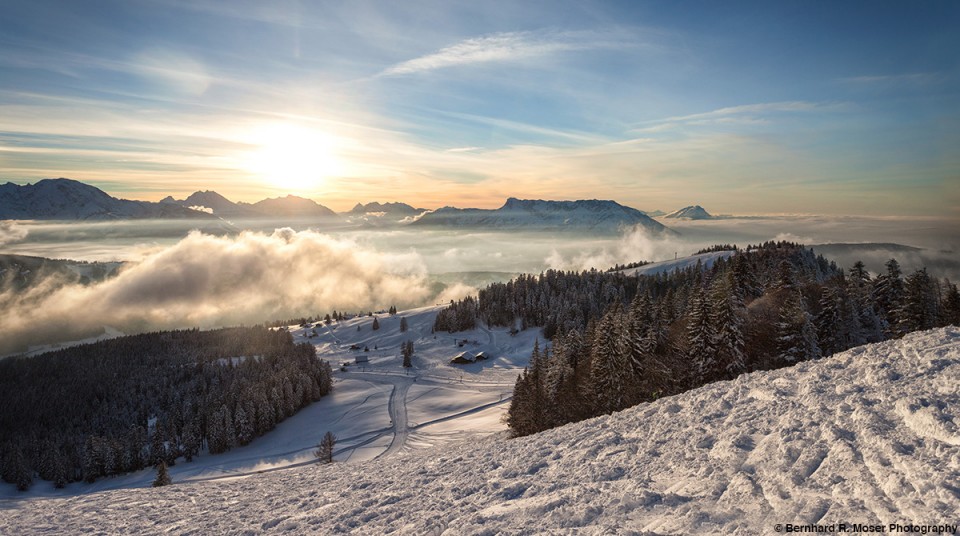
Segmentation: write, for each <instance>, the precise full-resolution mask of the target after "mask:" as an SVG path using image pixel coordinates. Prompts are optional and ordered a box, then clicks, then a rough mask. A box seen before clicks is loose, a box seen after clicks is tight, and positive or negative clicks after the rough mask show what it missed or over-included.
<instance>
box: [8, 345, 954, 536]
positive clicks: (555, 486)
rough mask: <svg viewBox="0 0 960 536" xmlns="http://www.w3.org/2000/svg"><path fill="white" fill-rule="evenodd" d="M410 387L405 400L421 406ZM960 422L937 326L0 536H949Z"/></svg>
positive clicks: (103, 504) (66, 512) (75, 512)
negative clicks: (862, 527)
mask: <svg viewBox="0 0 960 536" xmlns="http://www.w3.org/2000/svg"><path fill="white" fill-rule="evenodd" d="M496 338H497V337H496V334H495V336H494V339H496ZM416 384H417V386H418V390H417V391H415V390H414V386H413V385H411V386H410V388H409V389H408V391H407V395H406V396H407V400H408V402H409V401H410V399H411V398H412V397H414V396H417V395H420V396H419V398H417V399H418V400H420V399H424V398H425V397H426V398H427V399H428V400H429V392H430V390H429V388H423V389H419V385H420V382H419V381H417V382H416ZM415 393H416V394H415ZM415 415H416V412H415V411H408V413H407V424H406V425H407V427H408V429H409V428H410V427H411V426H412V425H413V424H414V423H415V421H417V419H419V418H422V417H417V416H415ZM958 423H960V329H958V328H946V329H940V330H933V331H929V332H923V333H916V334H912V335H908V336H907V337H905V338H904V339H901V340H896V341H889V342H885V343H879V344H875V345H870V346H864V347H860V348H855V349H852V350H849V351H847V352H844V353H841V354H838V355H836V356H833V357H831V358H827V359H822V360H819V361H815V362H807V363H801V364H799V365H797V366H795V367H792V368H789V369H782V370H779V371H773V372H761V373H753V374H747V375H743V376H741V377H739V378H737V379H736V380H733V381H728V382H719V383H715V384H711V385H708V386H705V387H702V388H699V389H696V390H694V391H690V392H688V393H685V394H682V395H678V396H674V397H668V398H664V399H661V400H658V401H655V402H653V403H649V404H641V405H639V406H636V407H634V408H630V409H627V410H625V411H623V412H619V413H615V414H613V415H609V416H603V417H598V418H595V419H591V420H588V421H584V422H581V423H575V424H572V425H568V426H564V427H561V428H558V429H554V430H550V431H547V432H544V433H541V434H537V435H535V436H530V437H526V438H521V439H513V440H508V439H506V438H505V435H503V434H494V435H488V436H486V437H483V438H477V439H473V440H471V441H460V442H456V443H447V444H444V445H441V446H437V447H434V448H431V449H421V450H402V451H401V452H399V453H397V454H396V455H393V456H385V457H382V458H379V459H373V460H368V461H364V462H361V463H355V464H350V463H336V464H333V465H329V466H321V465H310V466H305V467H298V468H294V469H289V470H283V471H275V472H269V473H264V474H255V475H252V476H249V477H247V478H242V479H234V480H215V481H209V482H194V483H186V484H176V485H173V486H169V487H165V488H157V489H153V488H148V489H126V490H116V491H105V492H101V493H93V494H87V495H81V496H78V497H74V498H68V499H62V498H56V499H43V498H31V499H24V500H19V501H7V502H3V503H2V507H0V533H2V534H61V533H63V532H72V533H81V532H91V533H150V534H161V533H163V534H186V533H191V534H224V533H235V534H276V533H290V534H304V533H305V534H331V533H356V534H384V533H396V534H491V535H492V534H498V533H520V534H542V533H575V534H692V533H701V534H773V533H774V526H775V524H777V523H780V524H787V523H794V524H808V523H815V524H821V525H830V524H833V523H847V524H852V523H869V524H888V523H900V524H908V523H912V524H915V525H940V524H956V523H957V522H958V520H960V519H958V518H960V485H958V482H960V428H958ZM412 435H414V434H410V436H412ZM410 441H411V437H409V436H408V438H407V442H408V443H409V442H410ZM175 480H176V479H175Z"/></svg>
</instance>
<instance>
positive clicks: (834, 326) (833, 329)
mask: <svg viewBox="0 0 960 536" xmlns="http://www.w3.org/2000/svg"><path fill="white" fill-rule="evenodd" d="M814 324H815V325H816V328H817V340H818V341H819V343H820V349H821V350H822V351H823V354H824V355H832V354H834V353H836V352H839V351H840V350H842V349H844V348H843V347H844V339H845V336H844V334H843V333H842V329H843V328H844V325H843V322H842V321H841V304H840V296H839V294H838V292H837V287H836V286H835V285H834V284H828V285H827V286H825V287H824V288H823V292H821V294H820V312H819V313H818V314H817V316H816V318H815V320H814Z"/></svg>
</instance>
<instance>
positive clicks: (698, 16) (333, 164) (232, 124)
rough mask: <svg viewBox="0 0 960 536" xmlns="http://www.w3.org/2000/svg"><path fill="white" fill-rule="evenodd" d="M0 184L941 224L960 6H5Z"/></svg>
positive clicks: (954, 163) (957, 211)
mask: <svg viewBox="0 0 960 536" xmlns="http://www.w3.org/2000/svg"><path fill="white" fill-rule="evenodd" d="M2 10H3V13H4V15H3V17H2V18H0V182H7V181H12V182H15V183H20V184H26V183H28V182H35V181H36V180H38V179H42V178H48V177H69V178H74V179H77V180H82V181H84V182H88V183H90V184H93V185H95V186H98V187H100V188H102V189H104V190H106V191H107V192H108V193H110V194H112V195H115V196H117V197H124V198H130V199H145V200H159V199H161V198H162V197H165V196H166V195H168V194H172V195H174V196H175V197H178V198H182V197H185V196H186V195H189V194H190V193H192V192H194V191H197V190H208V189H212V190H216V191H218V192H219V193H221V194H223V195H225V196H227V197H228V198H230V199H232V200H234V201H257V200H260V199H263V198H265V197H276V196H282V195H287V194H294V195H301V196H304V197H310V198H312V199H315V200H317V201H318V202H320V203H322V204H324V205H326V206H328V207H330V208H333V209H335V210H347V209H349V208H350V207H352V206H353V204H355V203H356V202H369V201H381V202H385V201H397V200H399V201H404V202H407V203H410V204H412V205H415V206H418V207H424V208H436V207H439V206H444V205H454V206H461V207H467V206H470V207H481V208H495V207H498V206H500V205H502V203H503V201H504V199H505V198H506V197H508V196H513V197H520V198H541V199H594V198H599V199H615V200H617V201H619V202H621V203H624V204H627V205H630V206H633V207H635V208H638V209H641V210H647V211H651V210H665V211H669V210H674V209H677V208H680V207H683V206H686V205H691V204H700V205H703V206H704V207H705V208H707V210H709V211H711V212H713V213H719V214H758V213H802V214H811V213H818V214H863V215H884V216H890V215H893V216H916V215H930V216H937V217H947V218H950V219H953V218H960V151H958V148H960V61H958V60H960V32H957V31H956V28H957V27H958V26H960V3H957V2H951V1H929V2H922V3H917V2H877V1H870V2H842V3H841V2H790V1H785V2H695V1H689V2H672V1H670V2H653V1H639V0H638V1H628V2H590V1H584V0H576V1H569V2H567V1H550V2H546V1H535V0H531V1H527V2H497V1H484V2H456V1H437V2H429V1H419V0H410V1H404V2H386V1H383V2H364V1H344V2H311V1H306V0H303V1H284V0H278V1H273V2H269V3H268V2H260V1H255V0H250V1H246V0H237V1H230V2H213V1H207V0H189V1H188V0H183V1H180V0H157V1H137V0H124V1H118V2H113V1H99V0H91V1H86V2H75V1H62V2H57V1H48V0H29V1H19V0H3V1H2Z"/></svg>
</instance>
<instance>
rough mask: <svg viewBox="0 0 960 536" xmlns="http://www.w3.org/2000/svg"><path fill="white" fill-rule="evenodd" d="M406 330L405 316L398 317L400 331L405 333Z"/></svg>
mask: <svg viewBox="0 0 960 536" xmlns="http://www.w3.org/2000/svg"><path fill="white" fill-rule="evenodd" d="M406 331H407V317H405V316H404V317H401V318H400V333H406Z"/></svg>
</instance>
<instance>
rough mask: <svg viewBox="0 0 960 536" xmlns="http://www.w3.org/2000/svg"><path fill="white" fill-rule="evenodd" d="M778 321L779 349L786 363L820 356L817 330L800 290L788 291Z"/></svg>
mask: <svg viewBox="0 0 960 536" xmlns="http://www.w3.org/2000/svg"><path fill="white" fill-rule="evenodd" d="M784 296H785V301H784V303H783V304H782V305H781V309H780V315H779V320H778V322H777V350H778V352H779V354H780V358H781V359H782V360H783V361H785V362H786V363H796V362H798V361H805V360H807V359H816V358H818V357H820V355H821V353H820V345H819V342H818V341H817V330H816V327H815V326H814V324H813V320H812V318H811V316H810V313H809V312H808V311H807V306H806V300H804V298H803V294H801V293H800V291H799V290H792V291H787V292H786V293H785V295H784Z"/></svg>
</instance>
